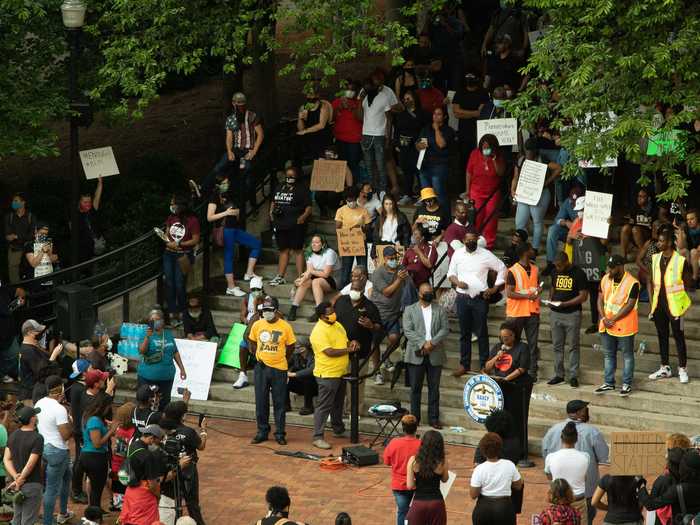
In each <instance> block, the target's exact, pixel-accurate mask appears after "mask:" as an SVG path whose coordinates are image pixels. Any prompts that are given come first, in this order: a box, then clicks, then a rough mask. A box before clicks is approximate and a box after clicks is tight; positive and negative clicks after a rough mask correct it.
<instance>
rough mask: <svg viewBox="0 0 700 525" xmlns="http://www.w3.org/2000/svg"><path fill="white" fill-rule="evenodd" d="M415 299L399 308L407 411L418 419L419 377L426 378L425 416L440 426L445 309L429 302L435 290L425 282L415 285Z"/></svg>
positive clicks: (436, 426)
mask: <svg viewBox="0 0 700 525" xmlns="http://www.w3.org/2000/svg"><path fill="white" fill-rule="evenodd" d="M418 297H419V300H418V302H417V303H414V304H412V305H411V306H409V307H407V308H406V309H405V310H404V312H403V330H404V334H405V335H406V340H407V341H408V343H407V344H406V353H405V355H404V362H405V363H406V367H407V371H408V381H409V383H410V384H411V413H412V414H413V415H414V416H416V418H418V420H419V421H420V415H421V410H420V401H421V394H422V392H423V380H424V379H425V378H426V377H427V379H428V418H429V419H430V426H432V427H433V428H435V429H438V430H439V429H441V428H442V425H441V424H440V417H439V416H440V376H441V375H442V366H443V365H444V364H445V361H446V360H447V357H446V355H445V349H444V346H443V345H444V342H445V339H446V338H447V335H448V334H449V333H450V328H449V325H448V320H447V311H446V310H445V309H444V308H443V307H442V306H440V305H439V304H437V303H433V299H435V294H434V293H433V287H432V286H430V284H429V283H423V284H421V285H420V288H419V289H418Z"/></svg>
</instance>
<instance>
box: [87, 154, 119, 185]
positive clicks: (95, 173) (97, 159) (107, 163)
mask: <svg viewBox="0 0 700 525" xmlns="http://www.w3.org/2000/svg"><path fill="white" fill-rule="evenodd" d="M80 162H81V163H82V164H83V170H84V171H85V178H86V179H96V178H98V177H109V176H111V175H119V168H118V167H117V160H116V159H115V158H114V151H112V146H107V147H106V148H96V149H86V150H84V151H81V152H80Z"/></svg>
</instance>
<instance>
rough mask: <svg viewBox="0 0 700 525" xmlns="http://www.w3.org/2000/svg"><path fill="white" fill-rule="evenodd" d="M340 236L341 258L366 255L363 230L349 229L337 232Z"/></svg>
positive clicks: (339, 250)
mask: <svg viewBox="0 0 700 525" xmlns="http://www.w3.org/2000/svg"><path fill="white" fill-rule="evenodd" d="M336 233H337V234H338V254H339V255H340V256H341V257H346V256H347V257H350V256H352V255H365V253H367V252H366V246H365V235H364V233H362V228H348V229H343V230H336Z"/></svg>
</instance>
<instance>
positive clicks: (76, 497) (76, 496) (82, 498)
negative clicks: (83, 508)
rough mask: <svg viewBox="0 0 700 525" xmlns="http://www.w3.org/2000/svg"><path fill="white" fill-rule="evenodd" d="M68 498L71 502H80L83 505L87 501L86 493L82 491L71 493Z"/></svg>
mask: <svg viewBox="0 0 700 525" xmlns="http://www.w3.org/2000/svg"><path fill="white" fill-rule="evenodd" d="M70 499H72V500H73V503H80V504H81V505H85V504H86V503H87V502H88V497H87V494H85V493H84V492H80V493H78V494H72V495H71V497H70Z"/></svg>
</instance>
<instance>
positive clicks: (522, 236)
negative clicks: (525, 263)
mask: <svg viewBox="0 0 700 525" xmlns="http://www.w3.org/2000/svg"><path fill="white" fill-rule="evenodd" d="M513 235H517V236H518V237H519V238H520V240H521V241H523V242H525V241H527V239H528V234H527V232H526V231H525V230H513Z"/></svg>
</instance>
